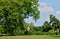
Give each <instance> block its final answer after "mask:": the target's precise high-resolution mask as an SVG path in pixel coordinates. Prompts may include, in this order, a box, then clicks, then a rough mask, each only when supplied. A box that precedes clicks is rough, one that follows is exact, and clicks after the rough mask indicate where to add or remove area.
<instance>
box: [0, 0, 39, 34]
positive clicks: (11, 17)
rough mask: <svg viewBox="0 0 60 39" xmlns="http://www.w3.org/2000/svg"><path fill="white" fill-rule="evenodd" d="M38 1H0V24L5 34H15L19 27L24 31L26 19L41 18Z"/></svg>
mask: <svg viewBox="0 0 60 39" xmlns="http://www.w3.org/2000/svg"><path fill="white" fill-rule="evenodd" d="M39 15H40V12H39V11H38V0H0V24H1V25H2V26H3V29H4V33H6V34H7V33H8V34H13V33H14V32H15V31H14V30H15V29H16V28H17V27H20V28H21V29H22V30H23V23H24V19H25V18H28V17H29V16H32V17H33V19H34V20H37V19H38V18H39Z"/></svg>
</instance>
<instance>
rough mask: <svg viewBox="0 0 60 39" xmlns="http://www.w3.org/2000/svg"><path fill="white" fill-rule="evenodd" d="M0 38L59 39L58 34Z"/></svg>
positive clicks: (4, 38) (4, 37)
mask: <svg viewBox="0 0 60 39" xmlns="http://www.w3.org/2000/svg"><path fill="white" fill-rule="evenodd" d="M0 39H60V36H59V35H58V36H56V35H55V36H53V35H52V36H49V35H29V36H28V35H27V36H0Z"/></svg>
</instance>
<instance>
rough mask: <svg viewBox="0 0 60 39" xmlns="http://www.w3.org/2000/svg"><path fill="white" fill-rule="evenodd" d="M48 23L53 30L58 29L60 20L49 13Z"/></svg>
mask: <svg viewBox="0 0 60 39" xmlns="http://www.w3.org/2000/svg"><path fill="white" fill-rule="evenodd" d="M50 24H51V26H52V27H53V29H54V30H57V29H60V21H59V20H58V19H57V18H56V17H55V16H53V15H50Z"/></svg>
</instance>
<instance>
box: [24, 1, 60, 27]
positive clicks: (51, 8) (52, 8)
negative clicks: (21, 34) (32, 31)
mask: <svg viewBox="0 0 60 39" xmlns="http://www.w3.org/2000/svg"><path fill="white" fill-rule="evenodd" d="M38 10H39V11H40V18H39V19H38V20H37V21H36V22H35V21H34V20H33V18H32V17H30V18H28V19H25V21H26V22H27V23H33V24H34V25H35V26H42V25H43V23H44V22H45V21H49V15H50V14H52V15H54V16H55V17H56V18H57V19H59V20H60V0H39V8H38Z"/></svg>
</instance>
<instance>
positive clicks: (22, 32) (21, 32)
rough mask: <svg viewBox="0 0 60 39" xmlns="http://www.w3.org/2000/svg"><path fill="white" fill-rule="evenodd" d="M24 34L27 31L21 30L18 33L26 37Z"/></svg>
mask: <svg viewBox="0 0 60 39" xmlns="http://www.w3.org/2000/svg"><path fill="white" fill-rule="evenodd" d="M24 32H25V31H23V30H20V31H18V32H17V35H24Z"/></svg>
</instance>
